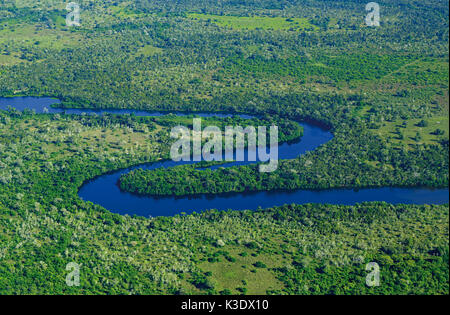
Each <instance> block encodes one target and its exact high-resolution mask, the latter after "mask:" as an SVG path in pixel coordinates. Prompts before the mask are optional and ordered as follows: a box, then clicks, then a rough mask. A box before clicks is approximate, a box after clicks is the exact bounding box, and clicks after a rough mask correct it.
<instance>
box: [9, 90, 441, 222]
mask: <svg viewBox="0 0 450 315" xmlns="http://www.w3.org/2000/svg"><path fill="white" fill-rule="evenodd" d="M58 103H59V101H58V100H55V99H51V98H33V97H17V98H0V110H1V109H7V107H8V105H10V106H11V107H14V108H16V109H18V110H23V109H25V108H29V109H33V110H34V111H35V112H36V113H45V112H48V113H62V112H65V113H67V114H77V115H80V114H82V113H86V114H93V113H96V114H99V115H101V114H103V113H113V114H135V115H136V116H160V115H165V114H166V113H161V112H145V111H138V110H129V109H128V110H120V109H119V110H89V109H68V110H63V109H59V108H53V107H51V105H52V104H58ZM196 114H197V113H196ZM177 115H184V114H182V113H177ZM199 116H203V117H205V116H220V117H227V116H231V115H229V114H210V113H200V114H199ZM240 116H241V117H243V118H251V117H252V116H249V115H240ZM300 125H301V126H302V127H303V128H304V134H303V137H302V139H301V141H299V142H295V143H289V144H287V143H285V144H282V145H280V147H279V159H280V160H282V159H292V158H295V157H297V156H299V155H301V154H304V153H305V152H308V151H312V150H314V149H315V148H317V147H318V146H320V145H322V144H324V143H326V142H328V141H330V140H331V139H332V138H333V135H332V134H331V133H330V132H329V131H327V130H325V129H323V128H321V127H318V126H315V125H312V124H309V123H300ZM180 164H186V163H183V162H173V161H163V162H157V163H152V164H144V165H139V166H135V167H131V168H128V169H124V170H120V171H118V172H115V173H111V174H105V175H102V176H100V177H98V178H95V179H93V180H91V181H88V182H86V183H84V185H83V186H82V187H81V188H80V190H79V196H80V197H81V198H82V199H84V200H87V201H91V202H93V203H96V204H99V205H101V206H103V207H105V208H106V209H108V210H110V211H112V212H115V213H119V214H129V215H133V214H136V215H140V216H153V217H155V216H171V215H175V214H179V213H182V212H184V213H192V212H194V211H196V212H201V211H204V210H207V209H218V210H228V209H233V210H244V209H250V210H255V209H258V208H259V207H261V208H269V207H273V206H280V205H284V204H291V203H296V204H305V203H326V204H343V205H353V204H355V203H361V202H366V201H385V202H388V203H392V204H400V203H402V204H447V203H448V202H449V191H448V188H446V189H429V188H370V189H360V190H354V189H328V190H319V191H315V190H293V191H271V192H250V193H248V192H247V193H233V194H226V195H201V196H191V197H180V198H177V197H141V196H136V195H133V194H130V193H127V192H123V191H121V190H120V189H119V187H118V186H117V181H118V179H119V178H120V176H121V175H122V174H125V173H128V172H129V171H131V170H133V169H137V168H143V169H155V168H159V167H166V168H167V167H171V166H175V165H180ZM236 164H247V163H246V162H235V163H230V164H228V165H227V166H229V165H236Z"/></svg>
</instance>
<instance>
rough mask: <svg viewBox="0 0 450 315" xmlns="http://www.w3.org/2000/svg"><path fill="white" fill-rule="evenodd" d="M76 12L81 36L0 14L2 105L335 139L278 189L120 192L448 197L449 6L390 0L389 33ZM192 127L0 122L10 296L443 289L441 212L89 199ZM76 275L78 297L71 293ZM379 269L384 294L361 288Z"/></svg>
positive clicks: (217, 184) (40, 11) (152, 182)
mask: <svg viewBox="0 0 450 315" xmlns="http://www.w3.org/2000/svg"><path fill="white" fill-rule="evenodd" d="M44 2H45V4H44ZM80 4H81V7H82V16H81V18H82V20H81V21H82V22H81V26H80V27H72V28H69V27H67V26H66V25H65V23H64V20H65V15H66V13H67V12H66V11H65V5H64V3H62V2H61V1H38V2H36V1H31V0H0V97H5V96H8V97H11V96H23V95H26V96H37V95H47V96H52V97H56V98H59V99H60V100H62V102H63V103H62V106H65V107H74V106H75V107H79V108H135V109H146V110H160V111H186V112H201V111H208V112H217V113H219V112H228V113H240V114H250V115H254V116H258V117H261V118H260V119H255V120H252V121H250V122H248V123H250V124H264V125H268V124H271V123H273V122H276V123H277V124H279V125H280V126H281V127H280V131H281V133H280V140H281V141H288V140H292V139H296V138H299V137H300V136H301V130H300V129H298V128H297V127H295V126H296V125H295V123H294V121H305V120H314V121H316V122H318V123H321V124H323V125H326V126H327V127H329V128H330V130H331V131H332V132H333V134H334V138H333V139H332V140H331V141H330V142H328V143H327V144H325V145H323V146H321V147H320V148H318V149H317V150H315V151H314V152H309V153H307V154H305V155H303V156H302V157H300V158H297V159H293V160H287V161H280V164H279V168H278V170H277V171H276V172H274V173H272V174H261V173H259V172H257V171H256V167H255V166H254V165H253V166H251V165H250V166H242V167H233V168H229V169H221V168H218V169H217V170H214V171H200V170H198V169H197V168H196V166H177V167H174V168H170V169H166V170H164V171H163V170H154V171H150V172H147V171H142V170H136V171H134V172H132V173H129V174H124V176H123V177H122V179H121V185H122V188H123V189H126V190H129V191H132V192H135V193H139V194H159V195H184V194H198V193H219V192H237V191H244V190H273V189H279V188H282V189H297V188H321V189H326V188H330V187H345V188H350V187H355V188H359V187H380V186H392V185H395V186H412V187H415V186H428V187H448V174H449V166H448V161H449V155H448V154H449V147H448V146H449V129H448V111H449V106H448V102H449V82H448V72H449V66H448V64H449V60H448V27H449V23H448V13H449V6H448V3H447V2H446V1H435V0H424V1H420V4H419V3H418V2H417V1H413V0H395V1H393V0H392V1H390V0H389V1H384V2H383V3H382V4H381V3H380V5H382V18H381V26H380V27H378V28H371V27H367V26H365V24H364V16H365V14H366V12H365V11H364V5H365V3H362V2H360V1H344V0H342V1H341V0H337V1H319V0H310V1H306V2H305V1H300V2H296V1H290V2H286V1H281V0H279V1H278V0H258V1H256V0H255V1H253V0H250V1H226V2H224V1H220V2H218V1H215V0H205V1H197V0H193V1H187V0H182V1H163V0H143V1H125V0H101V1H100V0H83V1H81V0H80ZM324 8H326V10H325V9H324ZM206 122H207V123H208V124H209V123H210V124H214V125H218V126H225V125H229V124H244V123H246V122H245V121H244V120H240V119H239V118H237V117H234V118H227V119H219V118H209V119H207V120H206ZM190 123H192V117H184V118H176V117H174V116H173V115H172V116H166V117H153V118H150V117H147V118H145V117H134V116H130V115H125V116H115V115H105V116H103V117H95V116H92V117H91V116H71V115H44V114H42V115H41V114H39V115H36V114H33V113H32V112H30V111H26V112H24V113H19V112H15V111H9V112H6V111H0V218H1V219H0V244H1V246H0V294H12V293H16V294H17V293H21V294H59V293H63V294H93V293H94V294H185V293H186V294H191V293H193V294H194V293H200V294H211V293H213V294H281V293H282V294H448V290H449V287H448V283H449V274H448V269H449V265H448V263H449V258H448V252H449V243H448V221H449V217H448V210H449V205H442V206H436V205H422V206H414V205H398V206H393V205H389V204H386V203H364V204H360V205H356V206H351V207H350V206H331V205H320V204H316V205H303V206H299V205H289V206H288V205H286V206H282V207H277V208H274V209H265V210H263V209H261V210H259V211H254V212H253V211H242V212H238V211H232V210H230V211H225V212H219V211H207V212H204V213H200V214H195V213H194V214H192V215H177V216H174V217H160V218H139V217H130V216H120V215H117V214H113V213H111V212H109V211H108V210H106V209H104V208H102V207H101V206H99V205H95V204H92V203H90V202H86V201H84V200H82V199H80V198H79V196H78V189H79V187H80V186H81V185H82V184H83V183H84V182H85V181H87V180H90V179H92V178H94V177H96V176H99V175H101V174H104V173H106V172H109V171H114V170H118V169H122V168H127V167H130V166H133V165H137V164H140V163H144V162H153V161H158V160H161V159H165V158H167V157H168V153H169V149H170V145H171V143H172V142H173V139H170V137H169V131H170V128H171V127H172V126H174V125H176V124H184V125H187V126H189V125H190ZM211 207H212V208H213V207H214V205H213V204H212V205H211ZM72 261H75V262H77V263H80V264H82V265H83V266H82V269H81V275H82V276H81V286H80V287H68V286H66V284H65V276H66V274H67V271H66V270H65V266H66V264H67V263H69V262H72ZM372 261H374V262H377V263H379V265H380V267H381V286H380V287H373V288H369V287H367V286H366V285H365V275H366V274H367V273H366V271H365V265H366V264H367V263H368V262H372Z"/></svg>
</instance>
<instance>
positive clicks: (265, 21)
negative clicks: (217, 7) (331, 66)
mask: <svg viewBox="0 0 450 315" xmlns="http://www.w3.org/2000/svg"><path fill="white" fill-rule="evenodd" d="M188 17H189V18H191V19H194V20H200V21H210V22H212V23H215V24H217V25H219V26H222V27H227V28H231V29H233V30H255V29H264V30H295V31H300V30H316V29H317V26H315V25H313V24H311V23H310V22H309V20H308V19H307V18H283V17H268V16H251V17H247V16H230V15H212V14H198V13H190V14H188Z"/></svg>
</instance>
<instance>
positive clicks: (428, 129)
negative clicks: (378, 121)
mask: <svg viewBox="0 0 450 315" xmlns="http://www.w3.org/2000/svg"><path fill="white" fill-rule="evenodd" d="M420 121H422V119H409V120H408V121H405V120H404V121H401V120H398V121H394V122H383V124H382V126H381V128H379V129H375V130H373V131H374V132H375V133H376V134H378V135H380V136H382V137H383V138H385V139H388V140H389V142H390V143H392V144H393V145H394V146H395V145H399V144H402V145H412V144H437V143H438V142H439V141H441V140H442V139H447V140H448V138H449V118H448V116H435V117H432V118H427V119H424V121H425V122H426V126H425V127H421V126H420ZM437 129H440V130H442V132H443V133H442V134H435V131H436V130H437ZM399 132H400V134H401V135H402V136H400V134H399ZM417 134H419V135H420V137H419V139H417Z"/></svg>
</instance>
